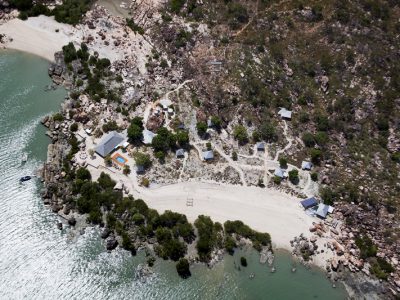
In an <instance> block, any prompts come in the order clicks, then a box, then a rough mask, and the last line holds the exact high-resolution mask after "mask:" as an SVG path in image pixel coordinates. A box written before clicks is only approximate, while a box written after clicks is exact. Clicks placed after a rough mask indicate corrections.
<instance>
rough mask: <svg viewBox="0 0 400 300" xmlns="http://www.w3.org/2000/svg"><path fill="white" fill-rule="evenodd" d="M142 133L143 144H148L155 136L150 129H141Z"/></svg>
mask: <svg viewBox="0 0 400 300" xmlns="http://www.w3.org/2000/svg"><path fill="white" fill-rule="evenodd" d="M142 134H143V144H145V145H148V144H151V143H152V142H153V138H154V137H155V136H156V134H155V133H154V132H152V131H150V130H147V129H143V131H142Z"/></svg>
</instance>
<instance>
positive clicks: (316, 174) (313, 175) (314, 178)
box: [311, 172, 318, 181]
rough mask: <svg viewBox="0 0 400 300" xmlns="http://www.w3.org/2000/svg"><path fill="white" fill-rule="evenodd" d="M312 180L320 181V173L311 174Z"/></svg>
mask: <svg viewBox="0 0 400 300" xmlns="http://www.w3.org/2000/svg"><path fill="white" fill-rule="evenodd" d="M311 180H312V181H318V173H315V172H313V173H311Z"/></svg>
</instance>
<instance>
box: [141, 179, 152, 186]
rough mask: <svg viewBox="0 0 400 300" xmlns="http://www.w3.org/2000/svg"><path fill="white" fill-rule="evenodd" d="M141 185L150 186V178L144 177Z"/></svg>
mask: <svg viewBox="0 0 400 300" xmlns="http://www.w3.org/2000/svg"><path fill="white" fill-rule="evenodd" d="M141 185H142V186H144V187H149V186H150V180H149V179H148V178H146V177H143V178H142V181H141Z"/></svg>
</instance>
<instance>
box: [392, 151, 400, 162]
mask: <svg viewBox="0 0 400 300" xmlns="http://www.w3.org/2000/svg"><path fill="white" fill-rule="evenodd" d="M390 158H391V159H392V160H393V161H394V162H396V163H400V152H396V153H393V154H392V155H391V156H390Z"/></svg>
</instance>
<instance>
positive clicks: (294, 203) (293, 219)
mask: <svg viewBox="0 0 400 300" xmlns="http://www.w3.org/2000/svg"><path fill="white" fill-rule="evenodd" d="M39 18H40V17H39ZM46 18H47V17H46ZM15 20H16V21H15V23H16V24H18V25H17V27H15V28H20V27H19V26H22V27H21V28H22V29H23V30H22V31H23V34H22V35H21V36H18V39H17V40H14V41H12V42H10V43H8V44H7V45H6V47H7V48H9V49H14V50H19V51H23V52H28V53H31V54H34V55H37V56H40V57H43V58H45V59H46V60H48V61H53V60H54V53H52V54H51V56H50V53H47V52H46V51H45V50H46V49H47V47H48V46H49V47H50V48H51V47H54V49H56V50H55V51H54V52H57V51H59V50H60V49H61V47H62V46H63V45H65V44H67V43H68V42H69V41H76V40H74V39H72V38H71V39H67V38H66V39H65V42H64V40H63V42H60V41H58V42H59V46H58V44H57V47H58V48H56V43H55V42H54V40H55V39H54V37H51V38H49V39H47V40H45V39H44V40H43V44H40V46H39V47H29V45H32V44H31V42H32V43H34V44H35V45H36V44H37V43H35V42H34V40H35V39H36V38H37V37H42V36H43V35H44V36H45V35H46V34H47V33H46V32H45V31H42V32H41V30H38V29H37V28H35V27H34V28H35V29H32V30H31V29H29V28H30V25H29V24H28V25H26V24H23V25H21V23H25V22H26V21H25V22H23V21H20V20H18V19H15ZM13 21H14V20H13ZM10 22H11V21H10ZM54 22H55V21H54ZM50 23H51V22H50ZM55 23H56V24H57V25H58V27H60V26H64V24H59V23H57V22H55ZM6 24H7V23H6ZM33 24H36V25H37V23H33ZM2 26H3V25H1V26H0V32H3V31H1V30H2V29H3V28H7V30H9V31H8V34H9V35H10V36H12V34H14V33H13V30H14V29H15V28H14V29H13V28H10V27H2ZM11 27H12V26H11ZM15 30H17V29H15ZM65 32H66V31H63V34H64V35H65V37H68V36H69V34H67V33H65ZM6 34H7V33H6ZM77 34H78V33H77ZM71 35H73V33H71ZM28 36H29V37H31V38H30V39H29V43H24V42H22V41H23V40H24V37H25V38H27V37H28ZM50 57H51V58H50ZM181 184H182V185H181ZM185 185H189V186H190V185H192V186H193V185H195V187H194V188H192V190H191V189H190V188H189V190H187V189H186V187H185ZM138 188H139V186H135V187H134V188H132V189H130V190H131V191H132V194H133V195H134V196H135V198H143V200H145V202H146V203H147V204H149V206H150V207H151V208H155V209H157V210H158V211H159V212H162V211H165V210H173V211H176V212H179V213H183V214H185V215H186V216H187V217H188V219H189V221H190V222H191V223H193V221H194V220H195V219H196V217H197V215H199V214H206V215H209V216H210V217H211V218H212V219H213V220H214V221H219V222H224V221H226V220H229V219H230V220H232V219H240V220H242V221H243V222H244V223H246V224H248V225H249V226H250V227H252V228H254V229H256V230H259V231H266V232H269V233H270V234H271V237H272V243H273V245H274V247H275V248H276V249H283V250H286V251H289V252H291V251H292V250H293V249H292V247H291V246H290V242H289V241H290V240H291V239H292V238H294V237H295V236H296V235H298V234H300V233H303V234H305V236H306V237H309V236H310V232H309V228H310V226H311V225H312V222H313V220H312V219H311V218H310V217H309V216H307V215H306V214H305V213H304V211H303V210H302V209H300V208H299V207H298V202H299V200H300V199H298V198H295V197H292V196H289V195H285V194H284V193H282V192H279V191H276V190H274V189H268V188H266V189H260V188H254V187H252V188H249V187H241V186H236V185H229V186H227V185H223V184H218V183H204V182H200V181H193V182H183V183H176V184H171V185H167V186H162V187H159V188H154V189H141V190H140V193H136V192H137V191H139V190H138ZM249 189H251V192H250V190H249ZM194 190H195V191H196V192H193V191H194ZM207 190H211V191H207ZM216 191H217V192H216ZM187 194H196V195H201V196H199V197H201V198H202V199H200V200H199V205H198V206H197V205H196V206H195V208H193V207H188V206H186V204H185V201H186V198H187ZM222 195H224V196H222ZM226 195H229V196H228V197H230V196H231V198H229V199H227V196H226ZM269 196H270V197H269ZM250 198H251V199H250ZM269 198H270V199H269ZM232 203H235V205H232ZM231 205H232V206H231ZM239 216H240V217H239ZM271 229H272V230H271ZM320 244H321V245H322V244H323V242H320ZM332 257H333V256H330V255H329V254H328V253H325V255H323V256H322V255H317V256H313V260H312V261H311V264H313V265H315V266H316V267H318V268H320V269H322V270H325V267H326V264H327V260H328V259H330V258H332Z"/></svg>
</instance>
